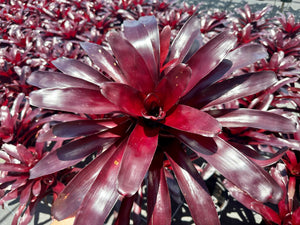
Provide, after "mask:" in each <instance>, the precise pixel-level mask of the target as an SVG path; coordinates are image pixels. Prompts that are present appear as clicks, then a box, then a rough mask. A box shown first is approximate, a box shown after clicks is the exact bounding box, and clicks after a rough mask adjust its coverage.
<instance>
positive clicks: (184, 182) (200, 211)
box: [167, 141, 220, 225]
mask: <svg viewBox="0 0 300 225" xmlns="http://www.w3.org/2000/svg"><path fill="white" fill-rule="evenodd" d="M168 149H170V150H167V156H168V159H169V160H170V162H171V166H172V168H173V171H174V173H175V177H176V180H177V182H178V185H179V187H180V189H181V192H182V194H183V196H184V198H185V200H186V202H187V204H188V206H189V209H190V212H191V215H192V217H193V220H194V222H195V223H196V224H206V225H210V224H211V225H215V224H220V221H219V218H218V214H217V211H216V209H215V205H214V203H213V201H212V198H211V196H210V194H209V192H208V190H207V187H206V185H205V182H204V181H203V180H202V178H201V176H200V174H199V173H198V171H197V170H196V168H195V167H194V166H193V164H192V162H191V161H190V159H189V158H188V156H187V155H186V153H185V152H184V151H183V150H182V149H181V147H180V143H176V142H175V141H174V142H172V143H170V144H169V145H168Z"/></svg>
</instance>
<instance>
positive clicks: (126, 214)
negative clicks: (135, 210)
mask: <svg viewBox="0 0 300 225" xmlns="http://www.w3.org/2000/svg"><path fill="white" fill-rule="evenodd" d="M136 196H137V194H135V195H133V196H131V197H124V198H123V199H122V203H121V206H120V209H119V212H118V217H117V219H116V222H115V223H114V225H129V224H130V214H131V210H132V206H133V202H134V199H135V198H136Z"/></svg>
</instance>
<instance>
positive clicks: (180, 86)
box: [154, 64, 192, 112]
mask: <svg viewBox="0 0 300 225" xmlns="http://www.w3.org/2000/svg"><path fill="white" fill-rule="evenodd" d="M191 72H192V71H191V69H190V68H189V67H187V66H186V65H185V64H179V65H177V66H175V67H174V68H173V69H172V70H171V71H170V72H169V73H167V74H166V76H164V77H163V78H162V79H161V80H160V82H159V83H158V85H157V87H156V88H155V91H154V92H156V93H157V95H158V97H159V99H160V101H161V105H163V110H164V111H166V112H167V111H168V110H169V109H170V108H171V107H172V106H173V105H175V104H176V103H177V102H178V100H179V98H180V97H181V95H182V94H183V91H184V90H185V88H186V86H187V84H188V82H189V80H190V76H191ZM170 93H172V94H170Z"/></svg>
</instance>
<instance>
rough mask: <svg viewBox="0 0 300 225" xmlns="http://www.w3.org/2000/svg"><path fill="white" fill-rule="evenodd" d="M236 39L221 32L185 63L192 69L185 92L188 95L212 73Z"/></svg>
mask: <svg viewBox="0 0 300 225" xmlns="http://www.w3.org/2000/svg"><path fill="white" fill-rule="evenodd" d="M235 42H236V38H235V36H234V35H233V34H231V33H229V32H223V33H221V34H219V35H218V36H216V37H215V38H214V39H212V40H210V41H209V42H208V43H206V44H205V45H204V46H202V47H201V48H200V49H199V50H198V51H197V52H196V53H195V54H194V55H193V56H192V57H191V58H190V59H189V61H188V62H187V64H188V65H189V66H190V67H191V69H192V71H193V72H192V77H191V81H190V82H189V85H188V87H187V89H186V91H185V93H188V92H189V91H190V90H191V89H192V88H193V87H194V86H195V85H196V84H197V83H198V82H199V81H200V80H201V79H203V78H204V77H205V76H206V75H208V73H209V72H210V71H212V70H213V69H214V68H215V67H216V66H217V65H218V64H219V63H220V62H221V61H222V60H223V59H224V58H225V57H226V55H227V54H228V52H229V51H230V50H231V49H232V48H233V47H234V45H235Z"/></svg>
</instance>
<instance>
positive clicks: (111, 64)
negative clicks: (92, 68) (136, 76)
mask: <svg viewBox="0 0 300 225" xmlns="http://www.w3.org/2000/svg"><path fill="white" fill-rule="evenodd" d="M80 45H81V47H82V48H83V49H84V51H85V52H86V53H87V54H88V55H89V57H90V58H91V59H92V60H93V62H94V63H95V64H96V65H97V66H98V67H99V68H100V69H101V70H102V71H104V72H105V73H107V74H108V75H109V76H110V77H111V78H112V79H113V80H114V81H116V82H120V83H126V78H125V77H124V74H123V73H122V71H121V69H120V67H119V65H118V64H117V62H116V60H115V59H114V57H113V56H112V55H111V54H110V53H109V52H108V51H107V50H105V49H104V48H103V47H102V46H100V45H97V44H94V43H89V42H84V43H80Z"/></svg>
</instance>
